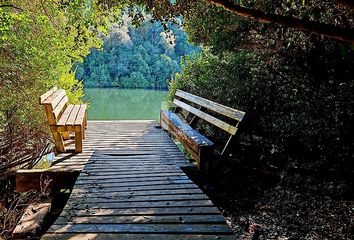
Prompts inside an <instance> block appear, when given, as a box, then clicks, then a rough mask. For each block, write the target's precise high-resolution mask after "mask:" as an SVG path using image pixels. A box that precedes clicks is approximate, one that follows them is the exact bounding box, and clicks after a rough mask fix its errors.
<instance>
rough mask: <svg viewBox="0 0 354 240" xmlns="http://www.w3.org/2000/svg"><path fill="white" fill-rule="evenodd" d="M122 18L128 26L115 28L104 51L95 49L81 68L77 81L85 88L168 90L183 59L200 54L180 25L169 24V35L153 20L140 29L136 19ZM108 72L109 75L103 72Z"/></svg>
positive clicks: (146, 18) (107, 39) (105, 43)
mask: <svg viewBox="0 0 354 240" xmlns="http://www.w3.org/2000/svg"><path fill="white" fill-rule="evenodd" d="M122 18H124V19H125V22H124V23H122V24H121V25H118V24H113V25H112V27H111V29H110V31H109V33H110V34H109V35H107V36H104V37H103V40H104V44H103V49H102V51H98V50H97V49H92V51H91V54H90V55H89V56H88V57H87V58H86V59H85V60H84V62H83V63H82V64H79V67H80V69H81V68H82V69H84V71H83V72H82V71H81V70H80V71H77V75H76V77H77V78H78V79H80V80H83V83H84V84H85V86H87V87H94V86H120V87H125V88H133V87H134V88H156V89H161V88H163V89H166V88H167V81H168V80H169V79H171V77H172V76H173V75H174V74H175V73H176V72H179V71H180V70H181V66H180V60H181V58H183V57H185V56H187V55H189V54H194V53H197V52H199V51H200V48H199V47H196V46H193V45H191V44H189V43H188V40H187V36H186V33H185V32H184V31H183V29H182V28H181V26H179V25H177V24H173V23H169V26H170V28H171V29H170V30H169V31H168V34H166V32H165V30H164V28H163V25H162V24H161V22H151V19H150V17H149V16H145V20H144V21H142V22H141V25H140V26H138V27H134V26H133V25H132V19H133V17H128V16H127V15H126V14H125V15H124V16H123V17H122ZM107 68H108V70H109V73H108V72H107V71H102V69H107ZM82 73H84V74H82ZM93 73H95V74H93ZM102 79H105V80H104V81H103V80H102Z"/></svg>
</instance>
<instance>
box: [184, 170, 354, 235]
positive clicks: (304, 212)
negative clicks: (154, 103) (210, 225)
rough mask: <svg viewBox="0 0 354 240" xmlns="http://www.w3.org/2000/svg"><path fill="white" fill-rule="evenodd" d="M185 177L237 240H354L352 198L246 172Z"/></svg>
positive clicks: (195, 174)
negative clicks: (201, 192) (286, 184)
mask: <svg viewBox="0 0 354 240" xmlns="http://www.w3.org/2000/svg"><path fill="white" fill-rule="evenodd" d="M188 174H189V175H190V176H191V177H192V178H193V180H194V181H196V182H197V183H198V185H199V186H200V187H201V188H202V189H203V190H204V191H205V192H206V193H207V194H208V196H209V197H210V198H211V200H212V201H213V202H214V204H215V205H216V206H218V207H219V209H220V210H221V211H222V213H223V215H224V216H225V217H226V219H227V221H228V224H229V225H230V226H231V227H232V229H233V231H234V233H235V236H236V237H235V239H252V240H261V239H282V240H285V239H289V240H290V239H313V240H315V239H354V200H353V198H349V199H348V198H347V199H342V198H340V197H338V198H334V197H333V196H332V197H330V196H326V195H322V194H319V193H318V192H317V193H314V192H313V191H309V190H306V189H305V188H301V187H298V188H291V187H280V186H279V185H278V184H276V183H277V181H274V179H270V180H269V179H268V180H266V179H264V178H261V177H260V178H257V176H254V175H253V176H252V174H250V175H248V174H247V172H244V171H243V172H242V174H241V173H240V172H237V173H228V174H224V175H221V176H219V177H215V176H214V177H213V178H208V177H206V178H205V179H204V180H200V176H198V174H197V173H188ZM236 174H237V175H236Z"/></svg>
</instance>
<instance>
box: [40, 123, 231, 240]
mask: <svg viewBox="0 0 354 240" xmlns="http://www.w3.org/2000/svg"><path fill="white" fill-rule="evenodd" d="M88 126H89V127H88V131H87V137H86V140H85V141H84V151H83V153H81V154H70V153H65V154H61V155H60V156H58V157H57V158H56V164H54V166H53V167H52V169H57V170H64V169H65V170H68V169H69V170H72V171H81V173H80V175H79V177H78V179H77V181H76V183H75V187H74V189H73V191H72V194H71V196H70V198H69V201H68V203H67V204H66V206H65V208H64V210H63V212H62V213H61V215H60V216H59V218H58V219H57V220H56V222H55V223H54V224H53V225H52V226H51V228H50V229H49V230H48V231H47V233H46V234H45V235H44V236H43V239H129V240H130V239H156V240H158V239H234V237H233V235H232V231H231V229H230V228H229V227H228V226H227V224H226V222H225V219H224V217H223V216H222V215H221V214H220V212H219V210H218V209H217V208H216V207H215V206H214V205H213V203H212V202H211V201H210V200H209V198H208V197H207V196H206V195H205V194H204V193H203V192H202V191H201V190H200V189H199V188H198V187H197V186H196V185H195V184H194V183H193V182H192V181H191V180H190V179H189V178H188V176H187V175H186V174H185V173H184V172H183V171H182V169H181V167H187V166H191V164H190V163H189V162H188V161H187V160H186V159H185V158H184V156H183V155H182V153H181V152H180V151H179V149H178V148H177V146H176V145H175V144H174V143H173V142H172V140H171V139H170V138H169V137H168V135H167V134H166V133H165V132H164V131H163V130H162V129H160V128H158V127H157V124H156V122H154V121H111V122H109V123H108V122H99V121H95V122H92V121H91V122H89V124H88Z"/></svg>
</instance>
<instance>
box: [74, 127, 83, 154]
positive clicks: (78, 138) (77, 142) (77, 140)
mask: <svg viewBox="0 0 354 240" xmlns="http://www.w3.org/2000/svg"><path fill="white" fill-rule="evenodd" d="M75 152H76V153H81V152H82V129H81V130H80V131H79V132H75Z"/></svg>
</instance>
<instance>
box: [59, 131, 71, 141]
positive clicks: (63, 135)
mask: <svg viewBox="0 0 354 240" xmlns="http://www.w3.org/2000/svg"><path fill="white" fill-rule="evenodd" d="M61 136H62V137H63V140H69V139H70V134H69V132H62V133H61Z"/></svg>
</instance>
